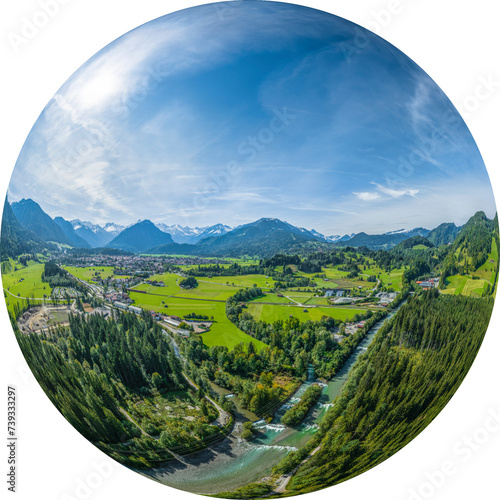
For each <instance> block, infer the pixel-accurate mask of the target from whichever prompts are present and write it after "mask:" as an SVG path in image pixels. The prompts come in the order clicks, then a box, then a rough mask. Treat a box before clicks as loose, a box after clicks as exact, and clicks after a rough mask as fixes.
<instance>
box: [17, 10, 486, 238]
mask: <svg viewBox="0 0 500 500" xmlns="http://www.w3.org/2000/svg"><path fill="white" fill-rule="evenodd" d="M23 197H26V198H28V197H29V198H33V199H34V200H35V201H37V202H38V203H40V205H41V206H42V208H43V209H44V210H45V211H47V213H49V214H50V215H51V216H56V215H60V216H63V217H64V218H66V219H73V218H80V219H82V220H90V221H92V222H96V223H105V222H109V221H113V222H116V223H120V224H130V223H132V222H135V221H136V220H138V219H145V218H148V219H151V220H153V221H154V222H164V223H167V224H176V223H178V224H182V225H190V226H205V225H211V224H215V223H218V222H222V223H225V224H228V225H231V226H236V225H240V224H245V223H247V222H251V221H253V220H256V219H259V218H261V217H277V218H280V219H282V220H286V221H288V222H290V223H292V224H294V225H297V226H302V227H306V228H308V229H312V228H314V229H316V230H318V231H320V232H322V233H324V234H327V235H332V234H344V233H346V232H360V231H365V232H368V233H379V232H384V231H389V230H396V229H400V228H412V227H418V226H422V227H427V228H433V227H435V226H437V225H438V224H439V223H441V222H456V223H458V224H462V223H464V222H465V221H466V220H467V219H468V218H469V216H471V215H472V214H473V213H474V212H476V211H477V210H484V211H485V212H486V213H487V215H488V216H490V217H493V215H494V213H495V204H494V199H493V194H492V190H491V186H490V183H489V179H488V176H487V173H486V169H485V167H484V164H483V162H482V159H481V156H480V154H479V152H478V150H477V147H476V145H475V143H474V140H473V139H472V137H471V135H470V133H469V131H468V129H467V128H466V126H465V124H464V123H463V121H462V119H461V118H460V116H459V114H458V112H457V111H456V110H455V109H454V108H453V106H452V105H451V103H450V102H449V100H448V99H447V98H446V96H445V95H444V94H443V93H442V92H441V90H440V89H439V88H438V87H437V86H436V84H435V83H434V82H433V81H432V80H431V79H430V78H429V77H428V76H427V75H426V74H425V73H424V72H423V71H422V70H421V69H420V68H419V67H418V66H417V65H415V64H414V63H413V62H412V61H411V60H410V59H408V58H407V57H406V56H405V55H403V54H402V53H401V52H400V51H398V50H397V49H396V48H394V47H393V46H392V45H390V44H388V43H387V42H385V41H384V40H382V39H381V38H379V37H377V36H376V35H373V34H370V33H369V32H366V31H365V30H363V29H362V28H359V27H357V26H355V25H353V24H351V23H349V22H347V21H345V20H343V19H340V18H338V17H335V16H332V15H330V14H326V13H323V12H320V11H317V10H312V9H308V8H305V7H299V6H295V5H291V4H283V3H274V2H258V1H244V2H230V3H228V4H210V5H205V6H201V7H196V8H192V9H187V10H184V11H180V12H177V13H174V14H171V15H168V16H165V17H163V18H159V19H157V20H155V21H152V22H150V23H148V24H146V25H143V26H141V27H139V28H137V29H136V30H134V31H132V32H130V33H128V34H126V35H124V36H122V37H121V38H119V39H118V40H116V41H115V42H113V43H112V44H110V45H109V46H107V47H106V48H104V49H103V50H102V51H100V52H99V53H98V54H96V55H95V56H94V57H93V58H92V59H90V60H89V61H88V62H87V63H86V64H84V65H83V66H82V67H81V68H80V69H79V70H78V71H77V72H76V73H75V74H74V75H73V76H72V77H71V78H70V79H69V80H68V81H67V82H66V83H65V84H64V85H63V86H62V87H61V89H60V90H59V91H58V92H57V93H56V95H55V96H54V98H53V99H52V100H51V101H50V102H49V104H48V105H47V107H46V108H45V109H44V111H43V112H42V114H41V116H40V118H39V119H38V121H37V122H36V124H35V126H34V127H33V129H32V131H31V133H30V135H29V137H28V139H27V141H26V143H25V145H24V147H23V149H22V151H21V154H20V156H19V159H18V161H17V164H16V168H15V170H14V173H13V176H12V180H11V183H10V186H9V199H10V200H11V201H16V200H19V199H21V198H23Z"/></svg>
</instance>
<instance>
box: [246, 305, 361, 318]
mask: <svg viewBox="0 0 500 500" xmlns="http://www.w3.org/2000/svg"><path fill="white" fill-rule="evenodd" d="M365 311H366V309H355V308H341V307H314V308H313V307H311V308H307V312H304V310H303V308H301V307H298V306H297V307H294V306H273V305H269V304H256V303H253V302H252V303H250V304H248V312H249V313H250V314H251V315H252V316H253V317H254V318H255V319H256V320H258V321H259V320H260V321H265V322H267V323H273V322H274V321H278V320H286V319H288V318H289V317H290V316H292V317H294V318H297V319H298V320H299V321H301V322H304V321H308V320H312V321H320V320H321V318H322V317H323V316H330V317H332V318H335V319H339V320H341V321H348V320H350V319H352V318H353V317H354V315H356V314H359V313H364V312H365Z"/></svg>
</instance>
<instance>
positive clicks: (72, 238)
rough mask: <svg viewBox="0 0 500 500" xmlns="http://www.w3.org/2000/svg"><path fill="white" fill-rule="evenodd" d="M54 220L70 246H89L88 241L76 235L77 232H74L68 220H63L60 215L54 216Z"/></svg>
mask: <svg viewBox="0 0 500 500" xmlns="http://www.w3.org/2000/svg"><path fill="white" fill-rule="evenodd" d="M54 222H55V223H56V224H57V225H58V226H59V227H60V228H61V229H62V231H63V233H64V235H65V236H66V238H68V240H69V242H70V244H71V246H74V247H79V248H90V245H89V243H88V242H87V241H85V240H84V239H83V238H81V237H80V236H78V234H76V232H75V230H74V229H73V226H72V225H71V223H70V222H68V221H67V220H64V219H63V218H62V217H55V218H54Z"/></svg>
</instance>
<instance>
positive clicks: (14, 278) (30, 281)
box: [2, 260, 52, 312]
mask: <svg viewBox="0 0 500 500" xmlns="http://www.w3.org/2000/svg"><path fill="white" fill-rule="evenodd" d="M15 269H17V270H15ZM43 269H44V264H40V263H37V262H34V261H32V260H30V261H29V262H28V265H27V266H26V267H23V266H22V265H21V264H20V263H19V262H13V263H12V270H11V271H10V272H7V273H3V274H2V282H3V287H4V289H5V290H8V291H9V292H10V293H7V292H4V293H5V302H6V304H7V308H8V309H9V311H11V312H12V311H13V310H14V304H15V303H22V302H24V299H22V298H21V297H28V298H31V297H34V298H36V299H43V296H44V295H47V297H50V295H51V293H52V289H51V288H50V286H49V284H48V283H43V282H42V273H43ZM11 294H13V295H14V296H13V295H11ZM18 296H19V297H18Z"/></svg>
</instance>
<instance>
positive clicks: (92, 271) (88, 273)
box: [63, 266, 114, 283]
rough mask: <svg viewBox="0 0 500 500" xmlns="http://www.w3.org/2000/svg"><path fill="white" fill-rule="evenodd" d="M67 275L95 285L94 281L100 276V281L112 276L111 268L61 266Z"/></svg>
mask: <svg viewBox="0 0 500 500" xmlns="http://www.w3.org/2000/svg"><path fill="white" fill-rule="evenodd" d="M63 268H64V269H66V271H68V273H70V274H72V275H73V276H75V277H76V278H78V279H81V280H83V281H86V282H87V283H96V281H95V279H96V278H97V277H98V276H100V277H101V278H102V279H105V278H109V277H111V276H113V269H114V268H113V267H111V266H103V267H72V266H63Z"/></svg>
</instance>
